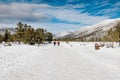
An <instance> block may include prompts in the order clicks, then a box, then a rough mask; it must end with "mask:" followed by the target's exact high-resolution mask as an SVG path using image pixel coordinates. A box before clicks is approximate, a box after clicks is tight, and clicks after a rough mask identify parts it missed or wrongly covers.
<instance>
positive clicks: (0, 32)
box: [0, 27, 15, 35]
mask: <svg viewBox="0 0 120 80" xmlns="http://www.w3.org/2000/svg"><path fill="white" fill-rule="evenodd" d="M6 29H7V30H8V31H10V33H11V34H13V33H15V28H4V27H2V28H0V34H2V35H3V34H4V33H5V30H6Z"/></svg>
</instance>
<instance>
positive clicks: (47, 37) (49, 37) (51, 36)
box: [45, 32, 53, 43]
mask: <svg viewBox="0 0 120 80" xmlns="http://www.w3.org/2000/svg"><path fill="white" fill-rule="evenodd" d="M45 35H46V41H48V42H49V43H51V41H52V40H53V35H52V33H50V32H46V34H45Z"/></svg>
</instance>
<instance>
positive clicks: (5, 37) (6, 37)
mask: <svg viewBox="0 0 120 80" xmlns="http://www.w3.org/2000/svg"><path fill="white" fill-rule="evenodd" d="M9 37H10V32H9V31H8V30H7V29H6V30H5V34H4V38H3V40H4V41H5V42H6V43H7V42H8V39H9Z"/></svg>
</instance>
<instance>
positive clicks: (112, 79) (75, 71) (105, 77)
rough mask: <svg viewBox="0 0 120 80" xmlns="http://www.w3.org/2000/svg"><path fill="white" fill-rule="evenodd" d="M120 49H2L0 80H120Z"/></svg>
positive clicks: (68, 46) (82, 45) (87, 45)
mask: <svg viewBox="0 0 120 80" xmlns="http://www.w3.org/2000/svg"><path fill="white" fill-rule="evenodd" d="M119 52H120V49H119V48H113V49H110V48H109V49H108V48H102V49H101V50H99V51H95V50H94V44H93V43H70V44H66V43H62V44H61V45H60V46H55V47H54V46H53V45H52V44H49V45H44V46H40V47H39V48H38V47H37V46H30V45H19V46H18V45H13V46H11V47H4V46H1V48H0V80H120V64H119V63H120V62H119V61H120V54H119Z"/></svg>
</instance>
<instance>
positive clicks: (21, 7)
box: [0, 0, 120, 33]
mask: <svg viewBox="0 0 120 80" xmlns="http://www.w3.org/2000/svg"><path fill="white" fill-rule="evenodd" d="M113 18H120V0H0V27H16V23H18V22H23V23H27V24H29V25H32V27H35V28H38V27H41V28H45V29H47V30H48V31H50V32H53V33H58V32H64V31H74V30H78V29H80V28H81V27H83V26H88V25H93V24H96V23H98V22H100V21H103V20H105V19H113Z"/></svg>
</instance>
